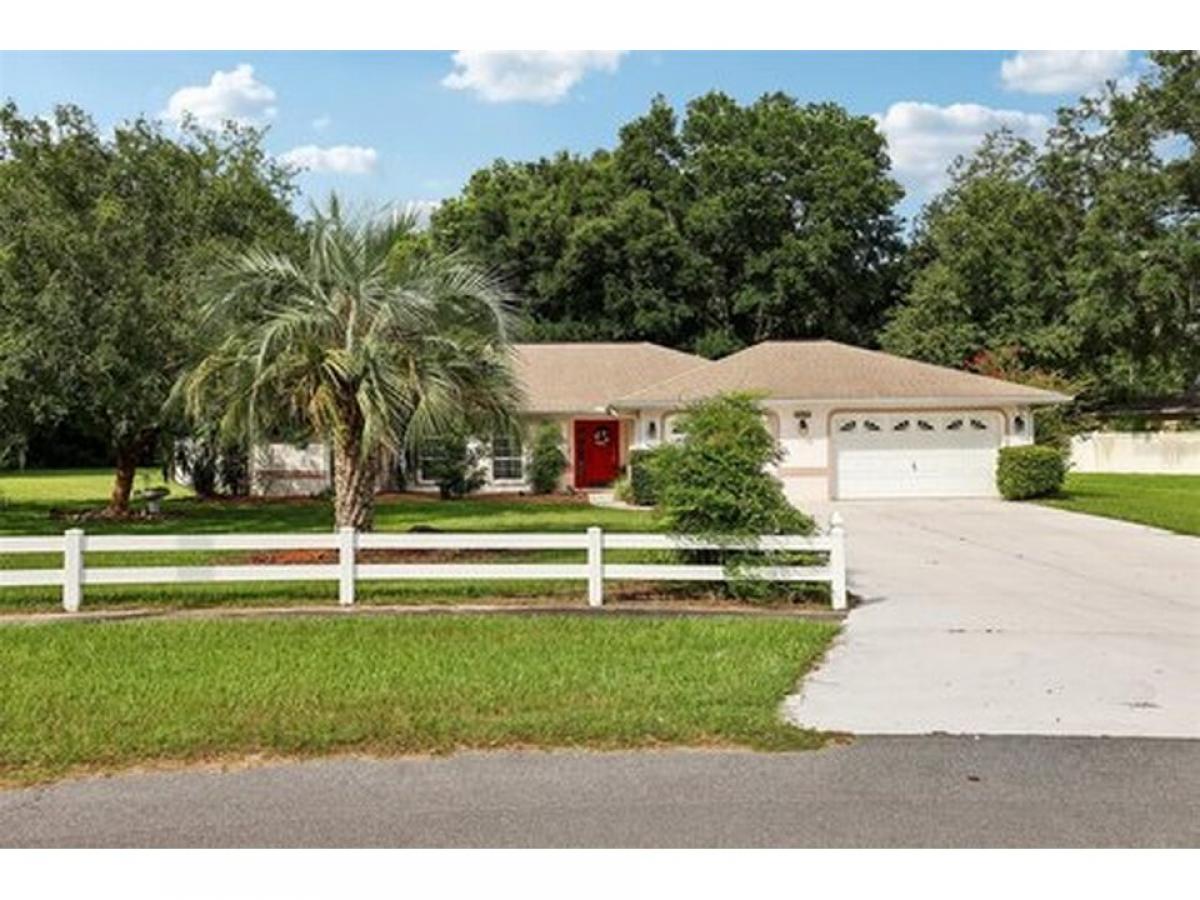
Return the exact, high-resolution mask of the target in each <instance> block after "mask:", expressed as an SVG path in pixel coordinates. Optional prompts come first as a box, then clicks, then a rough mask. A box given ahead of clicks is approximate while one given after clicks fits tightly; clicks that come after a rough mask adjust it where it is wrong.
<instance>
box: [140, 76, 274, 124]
mask: <svg viewBox="0 0 1200 900" xmlns="http://www.w3.org/2000/svg"><path fill="white" fill-rule="evenodd" d="M275 112H276V108H275V91H274V89H273V88H271V87H269V86H268V85H265V84H263V83H262V82H261V81H259V80H257V79H256V78H255V77H254V66H251V65H249V64H248V63H242V64H241V65H239V66H235V67H234V68H233V69H231V70H230V71H228V72H221V71H219V70H218V71H216V72H213V74H212V78H211V79H209V82H208V84H206V85H189V86H188V87H182V88H180V89H179V90H177V91H176V92H175V93H174V94H172V95H171V98H170V99H169V100H168V101H167V108H166V110H165V111H164V112H163V115H164V116H165V117H166V118H168V119H171V120H173V121H175V122H179V121H182V120H183V117H184V116H185V115H186V114H191V115H192V116H194V117H195V119H196V121H197V122H199V123H200V124H201V125H205V126H208V127H214V126H218V125H220V124H221V123H223V122H225V121H227V120H230V119H232V120H233V121H235V122H240V123H243V124H255V123H259V122H262V121H263V120H265V119H271V118H274V116H275Z"/></svg>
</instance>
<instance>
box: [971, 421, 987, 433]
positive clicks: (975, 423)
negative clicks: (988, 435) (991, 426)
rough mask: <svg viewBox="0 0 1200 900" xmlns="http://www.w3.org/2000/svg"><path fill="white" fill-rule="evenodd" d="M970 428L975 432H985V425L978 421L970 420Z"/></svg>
mask: <svg viewBox="0 0 1200 900" xmlns="http://www.w3.org/2000/svg"><path fill="white" fill-rule="evenodd" d="M971 427H972V428H974V429H975V430H976V431H987V423H986V422H982V421H980V420H979V419H972V420H971Z"/></svg>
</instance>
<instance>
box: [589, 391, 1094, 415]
mask: <svg viewBox="0 0 1200 900" xmlns="http://www.w3.org/2000/svg"><path fill="white" fill-rule="evenodd" d="M1070 400H1071V398H1070V397H1068V396H1066V395H1065V394H1058V393H1055V392H1047V394H1046V396H1037V397H1028V396H1020V395H1009V396H1005V395H997V396H992V397H979V396H969V397H964V396H940V397H765V398H763V400H762V403H763V405H765V406H790V405H794V404H813V405H820V406H871V407H885V408H886V407H912V406H919V407H928V408H930V409H938V408H946V407H949V408H970V407H980V408H982V407H988V406H1051V405H1053V404H1056V403H1068V402H1070ZM694 402H696V401H695V400H684V399H682V398H676V399H673V400H670V399H663V398H654V399H648V400H618V401H615V402H614V403H612V404H610V406H609V409H613V410H624V411H631V410H638V409H654V410H675V409H682V408H683V407H686V406H687V405H688V404H690V403H694Z"/></svg>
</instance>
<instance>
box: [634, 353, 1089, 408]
mask: <svg viewBox="0 0 1200 900" xmlns="http://www.w3.org/2000/svg"><path fill="white" fill-rule="evenodd" d="M734 391H747V392H754V393H760V394H764V395H766V397H767V398H768V399H778V400H784V399H786V400H803V401H815V400H861V401H869V400H913V401H918V400H919V401H929V400H963V401H988V400H991V401H1010V402H1023V403H1035V404H1036V403H1059V402H1062V401H1065V400H1068V399H1070V398H1068V397H1066V396H1064V395H1062V394H1058V393H1055V392H1053V391H1044V390H1040V389H1038V388H1031V387H1027V386H1025V385H1021V384H1016V383H1014V382H1010V381H1002V380H1000V379H998V378H988V377H986V376H983V375H976V374H974V373H971V372H963V371H961V370H958V369H951V368H948V367H946V366H937V365H933V364H931V363H925V362H919V361H917V360H913V359H906V358H905V357H901V356H893V355H892V354H890V353H883V352H880V351H878V350H865V349H863V348H861V347H852V346H849V345H848V344H840V343H838V342H836V341H765V342H764V343H761V344H756V345H754V346H753V347H748V348H746V349H745V350H741V351H739V352H737V353H734V354H731V355H730V356H727V357H725V358H724V359H721V360H718V361H717V362H714V363H710V364H708V365H707V366H703V367H697V368H694V369H692V370H690V371H687V372H683V373H680V374H678V375H676V376H673V377H670V378H667V379H666V380H664V381H661V382H659V383H658V384H654V385H650V386H647V387H643V388H639V389H637V390H634V391H631V392H630V393H628V394H626V395H624V396H622V397H620V398H619V399H618V400H617V401H616V402H615V403H614V405H615V406H619V407H623V408H633V407H637V406H639V405H671V404H686V403H691V402H694V401H696V400H700V399H703V398H705V397H711V396H713V395H715V394H720V393H729V392H734Z"/></svg>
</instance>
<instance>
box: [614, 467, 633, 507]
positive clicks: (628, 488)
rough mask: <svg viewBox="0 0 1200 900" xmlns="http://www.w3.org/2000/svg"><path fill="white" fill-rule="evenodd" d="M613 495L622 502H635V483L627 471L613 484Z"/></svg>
mask: <svg viewBox="0 0 1200 900" xmlns="http://www.w3.org/2000/svg"><path fill="white" fill-rule="evenodd" d="M613 497H614V498H616V499H617V500H620V501H621V502H622V503H633V502H634V500H633V484H632V483H631V482H630V480H629V473H628V472H626V473H625V474H624V475H622V476H621V477H620V478H618V479H617V483H616V484H614V485H613Z"/></svg>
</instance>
